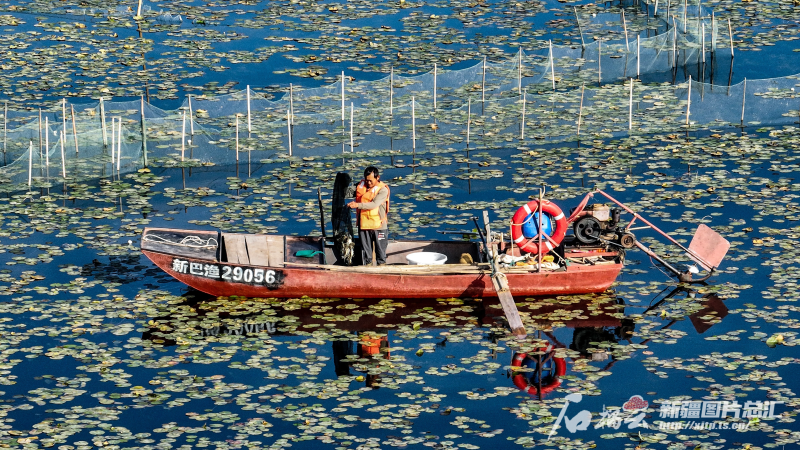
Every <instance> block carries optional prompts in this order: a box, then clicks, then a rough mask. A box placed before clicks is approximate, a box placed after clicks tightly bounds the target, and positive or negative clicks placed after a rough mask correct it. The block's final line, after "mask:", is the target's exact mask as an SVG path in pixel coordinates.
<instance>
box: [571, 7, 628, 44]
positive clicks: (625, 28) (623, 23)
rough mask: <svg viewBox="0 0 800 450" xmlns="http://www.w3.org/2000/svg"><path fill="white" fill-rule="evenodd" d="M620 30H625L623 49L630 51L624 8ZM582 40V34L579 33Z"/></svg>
mask: <svg viewBox="0 0 800 450" xmlns="http://www.w3.org/2000/svg"><path fill="white" fill-rule="evenodd" d="M622 30H623V31H624V32H625V51H627V52H630V51H631V46H630V45H629V44H628V24H627V23H625V10H624V9H623V10H622ZM581 41H583V35H581Z"/></svg>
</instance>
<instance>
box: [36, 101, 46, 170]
mask: <svg viewBox="0 0 800 450" xmlns="http://www.w3.org/2000/svg"><path fill="white" fill-rule="evenodd" d="M37 125H38V128H39V158H40V159H41V158H42V156H43V155H42V145H44V141H43V140H42V126H44V124H43V123H42V108H39V123H38V124H37Z"/></svg>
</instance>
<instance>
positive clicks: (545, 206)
mask: <svg viewBox="0 0 800 450" xmlns="http://www.w3.org/2000/svg"><path fill="white" fill-rule="evenodd" d="M538 208H539V201H538V200H532V201H530V202H528V204H526V205H523V206H522V207H521V208H520V209H518V210H517V212H516V213H515V214H514V217H513V218H512V219H511V239H513V240H514V243H515V244H517V245H518V246H519V248H520V249H521V250H523V251H526V252H528V253H536V254H538V253H539V239H538V238H536V237H535V236H534V237H531V238H526V237H525V235H524V234H523V233H522V224H524V223H525V220H526V219H528V216H530V215H531V214H533V213H535V212H536V211H537V209H538ZM542 213H544V214H548V215H550V217H552V218H553V221H555V227H556V229H555V231H553V233H552V235H551V236H550V238H549V239H548V238H547V237H545V236H542V246H543V247H546V248H547V251H545V250H544V249H542V253H547V252H549V251H550V250H552V249H553V248H554V247H555V246H558V244H560V243H561V241H562V240H564V236H565V235H566V234H567V218H566V217H565V216H564V213H563V212H562V211H561V208H559V207H558V206H556V204H555V203H552V202H549V201H547V200H542ZM530 220H534V219H533V218H531V219H530ZM538 228H539V227H537V229H538Z"/></svg>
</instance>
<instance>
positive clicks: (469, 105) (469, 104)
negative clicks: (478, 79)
mask: <svg viewBox="0 0 800 450" xmlns="http://www.w3.org/2000/svg"><path fill="white" fill-rule="evenodd" d="M470 122H472V99H471V98H468V99H467V147H469V125H470Z"/></svg>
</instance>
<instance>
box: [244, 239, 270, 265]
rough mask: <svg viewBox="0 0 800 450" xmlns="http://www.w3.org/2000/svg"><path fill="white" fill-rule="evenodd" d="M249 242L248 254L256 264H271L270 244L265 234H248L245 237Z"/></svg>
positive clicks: (246, 241) (251, 262) (252, 262)
mask: <svg viewBox="0 0 800 450" xmlns="http://www.w3.org/2000/svg"><path fill="white" fill-rule="evenodd" d="M244 240H245V243H246V244H247V255H248V256H249V257H250V264H252V265H254V266H269V246H268V244H267V239H266V238H265V236H263V235H258V234H248V235H245V237H244Z"/></svg>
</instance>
